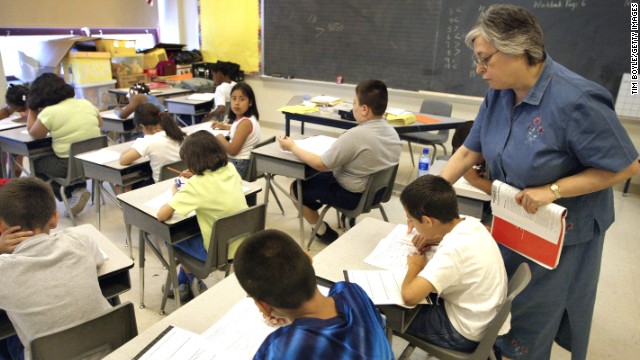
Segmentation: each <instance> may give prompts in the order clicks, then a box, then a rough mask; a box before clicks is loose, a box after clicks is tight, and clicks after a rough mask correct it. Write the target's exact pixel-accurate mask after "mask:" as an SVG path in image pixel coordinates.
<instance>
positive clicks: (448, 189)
mask: <svg viewBox="0 0 640 360" xmlns="http://www.w3.org/2000/svg"><path fill="white" fill-rule="evenodd" d="M400 202H401V203H402V206H403V207H404V210H405V212H406V214H407V223H408V225H409V230H410V231H412V230H413V229H414V228H415V229H416V230H417V232H418V234H419V235H418V236H416V237H415V238H414V239H413V243H414V245H415V246H416V248H417V249H418V253H414V254H412V255H409V256H408V257H407V264H408V270H407V274H406V276H405V279H404V281H403V283H402V297H403V299H404V301H405V303H406V304H407V305H415V304H417V303H418V302H420V301H421V300H422V299H424V298H425V297H427V296H429V297H430V298H431V300H432V302H433V305H428V306H423V307H422V308H421V309H420V310H419V312H418V314H417V315H416V317H415V319H414V320H413V322H412V323H411V325H410V326H409V328H408V329H407V333H409V334H411V335H414V336H416V337H419V338H421V339H424V340H425V341H428V342H431V343H433V344H436V345H438V346H442V347H446V348H449V349H453V350H458V351H464V352H472V351H473V350H475V348H476V347H477V346H478V341H479V340H480V339H481V338H482V335H483V334H484V332H485V330H486V328H487V325H488V324H489V322H490V321H491V320H492V319H493V318H494V317H495V316H496V314H497V313H498V311H499V309H500V307H501V306H502V304H503V303H504V301H505V300H506V298H507V274H506V271H505V267H504V262H503V261H502V256H501V255H500V250H499V249H498V245H497V244H496V242H495V240H494V239H493V238H492V237H491V234H490V233H489V231H488V230H487V229H486V228H485V227H484V225H482V223H480V221H479V220H478V219H475V218H471V217H468V218H461V217H460V216H459V215H458V200H457V197H456V193H455V191H454V190H453V187H452V186H451V184H449V183H448V182H447V181H446V180H445V179H443V178H441V177H439V176H433V175H425V176H421V177H419V178H418V179H416V180H415V181H414V182H412V183H411V184H409V185H408V186H407V187H406V188H405V189H404V191H403V192H402V194H401V195H400ZM435 246H437V248H436V251H435V254H434V255H433V257H432V258H431V259H430V260H428V261H427V259H426V256H425V252H426V251H427V250H429V249H430V248H431V247H435ZM508 328H509V321H507V322H505V325H504V326H503V329H501V333H506V332H507V331H508Z"/></svg>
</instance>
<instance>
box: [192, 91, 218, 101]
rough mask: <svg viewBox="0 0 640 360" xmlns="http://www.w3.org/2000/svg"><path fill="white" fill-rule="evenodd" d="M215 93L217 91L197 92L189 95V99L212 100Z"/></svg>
mask: <svg viewBox="0 0 640 360" xmlns="http://www.w3.org/2000/svg"><path fill="white" fill-rule="evenodd" d="M215 95H216V94H215V93H195V94H191V95H189V96H187V100H202V101H211V100H213V98H214V96H215Z"/></svg>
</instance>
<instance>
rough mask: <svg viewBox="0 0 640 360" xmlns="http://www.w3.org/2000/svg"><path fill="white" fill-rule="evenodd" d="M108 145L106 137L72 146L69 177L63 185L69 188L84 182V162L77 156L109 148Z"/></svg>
mask: <svg viewBox="0 0 640 360" xmlns="http://www.w3.org/2000/svg"><path fill="white" fill-rule="evenodd" d="M107 145H108V141H107V137H106V136H105V135H103V136H98V137H95V138H91V139H87V140H82V141H78V142H75V143H73V144H71V147H70V149H69V166H68V169H67V177H66V179H65V182H66V184H63V185H65V186H67V185H71V184H74V183H76V182H81V181H84V169H83V167H82V161H80V160H79V159H76V155H79V154H82V153H86V152H89V151H93V150H98V149H102V148H104V147H107ZM56 180H58V179H56Z"/></svg>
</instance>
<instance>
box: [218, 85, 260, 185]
mask: <svg viewBox="0 0 640 360" xmlns="http://www.w3.org/2000/svg"><path fill="white" fill-rule="evenodd" d="M259 117H260V115H259V114H258V104H257V103H256V96H255V94H254V93H253V89H251V86H249V84H247V83H245V82H240V83H237V84H236V85H235V86H234V87H233V88H232V89H231V109H229V120H230V121H231V122H232V124H231V125H227V124H223V123H220V122H214V123H213V124H212V125H211V127H212V128H214V129H224V130H230V131H229V140H227V139H226V138H225V137H224V136H223V135H221V134H219V135H217V138H218V140H219V141H220V144H221V145H222V147H223V148H224V149H225V151H226V152H227V154H229V161H231V162H232V163H233V165H235V167H236V169H238V172H239V173H240V176H241V177H242V178H244V177H245V176H246V174H247V171H249V159H250V158H251V150H253V147H254V146H255V145H256V144H257V143H259V142H260V124H259V123H258V119H259Z"/></svg>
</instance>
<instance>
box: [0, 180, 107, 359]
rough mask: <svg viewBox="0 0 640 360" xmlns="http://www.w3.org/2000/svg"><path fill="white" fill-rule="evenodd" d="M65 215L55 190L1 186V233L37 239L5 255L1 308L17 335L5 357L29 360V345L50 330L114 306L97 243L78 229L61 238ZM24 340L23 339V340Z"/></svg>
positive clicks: (2, 351) (28, 183)
mask: <svg viewBox="0 0 640 360" xmlns="http://www.w3.org/2000/svg"><path fill="white" fill-rule="evenodd" d="M58 217H59V214H58V212H57V211H56V201H55V198H54V196H53V191H52V190H51V186H49V185H48V184H47V183H45V182H44V181H42V180H40V179H37V178H33V177H28V178H19V179H15V180H12V181H10V182H9V183H8V184H6V185H5V186H3V187H2V188H0V231H3V232H4V231H5V230H8V229H9V228H12V227H15V226H20V228H21V231H32V232H33V236H31V237H30V238H28V239H27V240H24V241H22V242H21V243H20V244H18V245H17V246H16V247H15V249H14V250H13V253H11V254H2V255H0V308H1V309H3V310H5V311H6V312H7V315H8V316H9V319H10V320H11V322H12V323H13V326H14V328H15V329H16V332H17V333H18V335H17V337H16V336H13V337H11V338H9V339H7V340H6V341H4V342H0V356H3V355H4V356H7V354H11V355H10V356H11V357H10V358H21V355H22V354H21V353H22V351H23V349H22V344H24V345H25V349H24V357H25V358H26V359H29V358H30V356H29V353H30V352H29V348H28V345H29V342H30V341H31V340H33V339H34V338H36V337H37V336H39V335H40V334H43V333H45V332H49V331H53V330H56V329H59V328H61V327H64V326H67V325H69V324H73V323H75V322H78V321H83V320H87V319H90V318H92V317H94V316H97V315H100V314H102V313H104V312H106V311H107V310H109V309H110V308H111V306H110V305H109V303H108V302H107V300H106V299H105V298H104V297H103V296H102V292H101V291H100V285H99V284H98V273H97V268H98V267H99V266H101V265H102V263H103V262H104V259H103V257H102V254H101V253H100V250H99V249H98V246H97V245H96V243H95V242H94V241H93V240H92V239H91V238H89V237H88V236H86V235H84V234H82V233H81V232H80V231H78V230H77V229H76V228H68V229H66V230H64V231H61V232H59V233H57V234H55V235H50V234H49V233H50V231H51V229H54V228H55V227H56V226H57V224H58ZM18 337H19V339H18Z"/></svg>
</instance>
